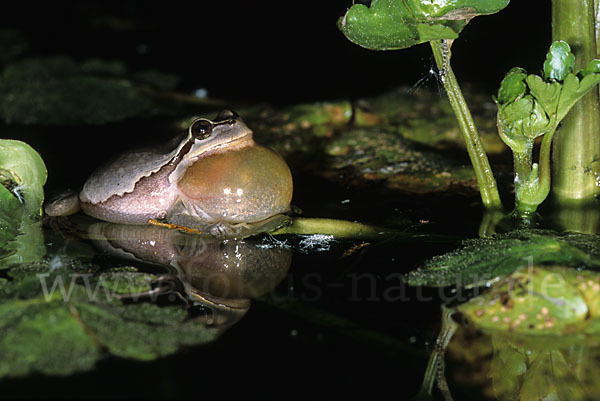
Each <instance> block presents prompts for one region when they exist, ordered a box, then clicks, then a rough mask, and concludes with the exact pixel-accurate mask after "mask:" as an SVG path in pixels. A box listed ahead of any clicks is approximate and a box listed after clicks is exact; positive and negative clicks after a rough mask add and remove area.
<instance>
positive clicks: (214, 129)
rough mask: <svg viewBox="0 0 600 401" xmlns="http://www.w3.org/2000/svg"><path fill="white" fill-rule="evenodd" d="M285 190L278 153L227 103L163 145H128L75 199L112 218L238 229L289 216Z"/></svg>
mask: <svg viewBox="0 0 600 401" xmlns="http://www.w3.org/2000/svg"><path fill="white" fill-rule="evenodd" d="M291 198H292V176H291V173H290V170H289V168H288V166H287V164H286V163H285V161H284V160H283V159H282V158H281V157H280V156H279V155H277V154H276V153H275V152H273V151H271V150H269V149H267V148H264V147H262V146H259V145H257V144H256V143H255V142H254V140H253V138H252V131H251V130H250V129H249V128H248V127H247V126H246V124H245V123H244V122H243V121H242V119H241V118H240V117H239V116H238V115H237V114H235V113H234V112H231V111H228V110H227V111H222V112H220V113H219V114H218V115H217V117H216V118H215V120H214V121H211V120H208V119H204V118H200V119H197V120H195V121H194V122H193V123H192V124H191V125H190V127H189V130H188V132H187V134H186V135H185V137H184V138H183V140H181V141H180V142H179V143H178V144H177V145H174V146H173V147H171V148H170V149H169V151H168V152H166V153H162V152H158V151H156V150H140V151H132V152H129V153H126V154H124V155H121V156H120V157H118V158H117V159H115V160H114V161H112V162H111V163H109V164H107V165H105V166H104V167H102V168H100V169H98V170H96V171H95V172H94V173H93V174H92V175H91V177H90V178H89V179H88V180H87V182H86V183H85V185H84V186H83V189H82V191H81V192H80V194H79V199H78V201H79V202H78V203H79V205H80V207H81V209H82V210H83V211H84V212H85V213H86V214H88V215H90V216H92V217H95V218H98V219H101V220H105V221H109V222H112V223H121V224H147V223H154V224H160V222H164V223H168V224H170V225H172V226H175V227H176V228H189V229H193V230H197V231H200V232H203V233H210V234H213V235H215V236H237V237H244V236H248V235H252V234H255V233H258V232H261V231H269V230H272V229H275V228H277V227H279V226H281V225H283V224H285V223H286V222H288V221H289V217H287V216H285V215H284V213H287V212H289V211H290V201H291ZM75 203H76V202H75ZM76 210H77V207H76V206H75V205H73V201H72V203H71V204H70V205H68V206H67V205H66V203H65V202H64V200H63V201H62V203H61V201H60V200H59V201H56V202H54V203H51V204H49V205H48V206H47V207H46V213H47V214H48V215H50V216H59V215H67V214H70V213H72V212H74V211H76Z"/></svg>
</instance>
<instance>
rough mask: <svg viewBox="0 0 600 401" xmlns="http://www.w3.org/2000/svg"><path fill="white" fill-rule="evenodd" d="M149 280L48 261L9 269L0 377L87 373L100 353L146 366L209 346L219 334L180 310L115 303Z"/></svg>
mask: <svg viewBox="0 0 600 401" xmlns="http://www.w3.org/2000/svg"><path fill="white" fill-rule="evenodd" d="M155 278H156V277H155V276H153V275H149V274H146V273H140V272H138V271H137V270H136V269H134V268H131V267H129V268H118V269H109V270H105V271H102V272H101V271H100V270H99V269H98V268H97V267H95V266H90V265H88V267H81V265H80V263H78V262H77V261H71V260H68V259H60V260H58V259H56V258H54V259H53V260H42V261H39V262H36V263H28V264H21V265H17V266H15V267H12V268H11V269H10V270H8V280H2V281H1V282H0V355H2V358H0V377H4V376H22V375H26V374H29V373H31V372H34V371H35V372H40V373H44V374H47V375H68V374H72V373H75V372H79V371H84V370H89V369H91V368H93V366H94V365H95V363H96V362H97V361H99V360H100V359H102V358H103V357H105V356H106V355H107V352H106V351H108V354H112V355H117V356H120V357H126V358H133V359H137V360H152V359H156V358H158V357H160V356H163V355H168V354H171V353H174V352H176V351H177V350H178V349H179V348H180V347H181V346H185V345H195V344H201V343H206V342H210V341H212V340H213V339H214V338H215V337H216V335H217V334H218V330H219V329H218V328H216V327H207V326H205V325H204V324H203V323H202V321H201V320H199V319H196V318H192V317H191V315H190V313H189V312H188V311H187V309H186V308H185V307H184V306H183V305H173V306H158V305H155V304H153V303H148V302H137V303H136V302H122V301H121V300H120V299H119V298H117V297H116V295H117V294H123V293H129V294H137V293H138V292H139V291H140V290H143V291H147V290H149V289H150V282H149V280H150V279H155ZM144 283H145V284H144Z"/></svg>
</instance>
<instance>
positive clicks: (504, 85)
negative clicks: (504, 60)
mask: <svg viewBox="0 0 600 401" xmlns="http://www.w3.org/2000/svg"><path fill="white" fill-rule="evenodd" d="M525 78H527V72H526V71H525V70H524V69H522V68H519V67H515V68H513V69H511V70H510V71H509V72H508V74H506V76H505V77H504V79H503V80H502V82H501V83H500V89H499V90H498V99H497V101H498V103H499V104H501V105H506V104H508V103H512V102H514V101H515V100H516V99H517V98H519V97H521V96H523V95H524V94H525V91H526V90H527V85H525V82H524V81H525Z"/></svg>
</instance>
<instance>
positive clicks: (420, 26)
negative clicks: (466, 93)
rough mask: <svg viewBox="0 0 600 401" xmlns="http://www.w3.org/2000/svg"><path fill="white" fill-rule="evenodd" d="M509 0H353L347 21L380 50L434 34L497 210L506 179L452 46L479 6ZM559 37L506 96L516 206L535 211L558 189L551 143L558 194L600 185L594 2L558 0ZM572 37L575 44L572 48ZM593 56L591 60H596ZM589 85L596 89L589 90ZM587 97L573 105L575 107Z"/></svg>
mask: <svg viewBox="0 0 600 401" xmlns="http://www.w3.org/2000/svg"><path fill="white" fill-rule="evenodd" d="M508 3H509V1H508V0H487V1H469V0H462V1H453V2H431V1H426V0H409V1H397V0H373V1H372V2H371V5H370V6H369V7H367V6H365V5H363V4H355V5H353V6H352V7H351V8H350V9H349V10H348V11H347V12H346V14H345V15H344V16H343V17H341V18H340V20H339V21H338V27H339V29H340V30H341V31H342V33H343V34H344V35H345V36H346V37H347V38H348V39H349V40H350V41H352V42H354V43H356V44H358V45H360V46H362V47H365V48H368V49H372V50H392V49H403V48H407V47H411V46H413V45H416V44H420V43H426V42H429V44H430V46H431V48H432V51H433V55H434V58H435V61H436V65H437V68H438V70H439V74H440V77H441V81H442V82H443V84H444V88H445V89H446V93H447V95H448V99H449V101H450V104H451V105H452V108H453V110H454V113H455V115H456V117H457V120H458V123H459V127H460V130H461V133H462V135H463V138H464V140H465V144H466V148H467V151H468V153H469V157H470V159H471V163H472V165H473V169H474V171H475V174H476V177H477V181H478V185H479V189H480V193H481V198H482V201H483V204H484V206H485V207H486V208H487V209H489V210H494V209H496V210H497V209H500V208H501V202H500V197H499V195H498V189H497V185H496V181H495V178H494V175H493V173H492V170H491V167H490V164H489V162H488V159H487V156H486V153H485V150H484V149H483V146H482V144H481V141H480V139H479V135H478V133H477V129H476V127H475V123H474V122H473V119H472V117H471V113H470V111H469V108H468V106H467V104H466V102H465V99H464V97H463V95H462V93H461V90H460V87H459V85H458V82H457V80H456V77H455V76H454V73H453V71H452V67H451V65H450V61H451V57H452V52H451V46H452V43H453V41H454V40H455V39H457V38H458V36H459V34H460V32H461V30H462V29H463V28H464V27H465V26H466V24H467V23H468V22H469V21H470V20H471V19H472V18H474V17H476V16H478V15H487V14H493V13H496V12H498V11H500V10H502V9H503V8H504V7H506V6H507V5H508ZM552 4H553V21H552V23H553V40H554V43H553V44H552V45H551V46H550V50H549V52H548V56H547V58H546V62H545V63H544V74H543V77H539V76H536V75H529V76H528V75H527V74H526V72H525V71H524V70H522V69H520V68H515V69H512V70H510V71H509V73H508V74H507V76H506V77H505V79H504V80H503V81H502V83H501V86H500V90H499V92H498V96H497V97H496V99H495V100H496V103H497V104H498V131H499V134H500V136H501V138H502V140H503V141H504V142H505V143H506V144H507V145H508V146H509V147H510V148H511V150H512V151H513V155H514V162H515V163H514V165H515V192H516V201H515V203H516V209H515V210H516V213H517V215H519V216H520V217H522V218H524V219H528V218H529V217H530V215H531V213H533V212H535V210H536V209H537V206H538V205H539V204H541V203H542V202H543V201H544V200H545V199H546V197H547V196H548V194H549V192H550V182H551V171H550V170H551V169H550V151H551V144H552V139H553V136H554V133H555V132H556V130H557V128H558V125H559V124H560V123H561V122H562V121H563V120H564V123H563V128H562V129H561V132H562V133H561V134H560V135H558V136H557V137H558V138H560V139H557V141H555V142H556V143H555V145H554V149H553V153H554V166H553V169H552V170H553V172H552V174H553V175H554V177H555V179H556V182H555V184H554V192H555V193H556V194H557V195H558V198H559V202H562V203H568V202H569V201H572V200H577V201H587V202H589V201H591V200H593V199H594V196H595V195H596V194H598V193H599V187H598V185H597V177H598V174H599V172H600V166H598V162H597V160H596V159H597V158H598V154H599V153H600V136H599V135H597V130H598V129H600V128H599V127H600V114H599V113H598V110H599V107H600V106H599V103H598V93H597V92H596V91H591V89H592V88H593V87H594V86H595V85H596V84H597V83H598V82H600V75H598V72H599V71H600V70H599V67H600V61H598V60H592V59H593V58H594V57H595V56H596V40H595V39H596V37H595V35H596V34H595V31H594V5H593V4H592V2H587V1H580V0H554V1H553V3H552ZM569 43H571V44H572V45H574V46H575V47H574V49H575V48H576V51H575V54H573V53H572V52H571V48H570V47H569ZM590 60H592V61H590ZM586 94H588V96H585V95H586ZM580 99H583V101H582V102H581V104H580V105H578V106H577V107H575V108H574V111H573V113H570V114H569V115H568V116H567V113H568V112H569V110H570V109H571V108H573V107H574V106H575V105H576V104H577V103H578V101H579V100H580ZM539 136H544V138H543V140H542V145H541V149H540V157H539V162H538V163H534V162H533V159H532V150H533V146H534V140H535V138H537V137H539Z"/></svg>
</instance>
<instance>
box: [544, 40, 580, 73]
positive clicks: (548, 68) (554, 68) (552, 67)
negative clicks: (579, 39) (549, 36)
mask: <svg viewBox="0 0 600 401" xmlns="http://www.w3.org/2000/svg"><path fill="white" fill-rule="evenodd" d="M573 68H575V56H574V55H573V53H571V48H570V47H569V45H568V43H567V42H564V41H562V40H557V41H555V42H553V43H552V44H551V45H550V50H548V54H547V55H546V61H545V62H544V77H545V78H546V79H551V80H555V81H562V80H564V79H565V77H566V76H567V75H568V74H570V73H572V72H573Z"/></svg>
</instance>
